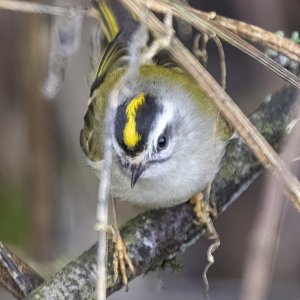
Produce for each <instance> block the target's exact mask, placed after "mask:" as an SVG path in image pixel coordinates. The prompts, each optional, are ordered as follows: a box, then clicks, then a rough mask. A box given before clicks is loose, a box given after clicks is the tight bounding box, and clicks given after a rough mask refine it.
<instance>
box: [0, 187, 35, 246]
mask: <svg viewBox="0 0 300 300" xmlns="http://www.w3.org/2000/svg"><path fill="white" fill-rule="evenodd" d="M27 203H28V197H27V193H26V191H25V190H24V188H22V187H20V186H14V185H11V184H3V183H1V184H0V212H1V218H0V240H1V241H3V242H5V243H8V244H13V245H16V246H19V245H22V244H24V242H25V239H26V236H27V232H28V223H29V222H28V205H27Z"/></svg>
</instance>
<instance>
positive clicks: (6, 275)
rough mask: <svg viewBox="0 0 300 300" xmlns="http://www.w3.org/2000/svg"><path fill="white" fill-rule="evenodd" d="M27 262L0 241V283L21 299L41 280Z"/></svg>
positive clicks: (40, 282)
mask: <svg viewBox="0 0 300 300" xmlns="http://www.w3.org/2000/svg"><path fill="white" fill-rule="evenodd" d="M43 281H44V280H43V278H42V277H40V276H39V275H38V274H37V273H36V272H35V271H34V270H33V269H32V268H31V267H30V266H29V265H28V264H27V263H25V262H24V261H23V260H22V259H21V258H19V257H17V256H16V255H15V254H14V253H13V252H12V251H10V250H9V249H7V248H6V247H5V246H4V245H3V244H2V243H1V242H0V285H2V286H3V287H4V288H5V289H6V290H8V291H9V292H10V293H12V294H13V295H14V296H15V297H16V298H17V299H22V298H23V297H24V296H26V295H27V294H28V293H30V292H31V291H32V290H34V289H35V288H37V287H38V286H39V285H40V284H42V282H43Z"/></svg>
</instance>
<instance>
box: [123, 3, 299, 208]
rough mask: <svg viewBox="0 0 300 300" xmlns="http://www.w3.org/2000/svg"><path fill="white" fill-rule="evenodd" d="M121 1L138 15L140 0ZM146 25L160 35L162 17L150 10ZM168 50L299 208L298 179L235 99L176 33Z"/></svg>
mask: <svg viewBox="0 0 300 300" xmlns="http://www.w3.org/2000/svg"><path fill="white" fill-rule="evenodd" d="M121 1H122V3H124V5H125V6H126V7H127V8H128V9H129V10H130V11H131V12H132V13H134V14H135V15H140V13H141V11H142V7H141V3H140V1H137V0H136V1H133V0H121ZM147 25H148V27H149V29H150V30H151V31H152V32H154V34H156V35H161V34H162V33H163V32H164V31H165V28H164V25H163V24H162V23H161V21H159V20H158V19H157V18H156V17H155V16H154V15H153V14H150V13H149V17H148V18H147ZM168 51H169V52H170V53H171V55H172V56H173V57H174V59H176V60H177V61H178V62H179V63H180V64H181V65H182V66H183V67H184V68H185V69H186V70H187V72H188V73H189V74H190V75H191V76H192V77H193V78H194V80H195V81H196V82H197V83H198V84H199V86H201V87H202V88H203V89H204V90H205V91H206V93H207V94H208V96H209V97H210V98H211V99H212V101H213V102H214V103H215V105H216V106H217V108H218V109H219V110H220V112H221V113H222V114H223V115H224V116H225V118H226V119H227V120H228V122H229V123H230V124H231V125H232V126H233V127H234V128H235V129H236V131H237V132H238V134H239V135H240V136H241V137H242V138H243V139H244V140H245V142H246V143H247V145H248V146H249V147H250V149H251V150H252V151H253V152H254V154H255V155H256V157H257V158H258V159H259V161H260V162H261V163H262V164H263V166H264V167H265V168H266V169H268V170H269V171H270V172H271V173H272V174H273V175H274V176H275V178H276V180H277V182H278V183H279V185H280V186H282V188H283V191H284V193H285V195H286V196H287V197H288V198H289V199H290V200H291V201H292V203H293V204H294V206H295V208H296V209H297V210H298V211H299V212H300V183H299V181H298V179H297V178H296V177H295V176H293V175H292V174H291V172H290V171H289V170H288V168H287V167H286V165H285V164H284V162H283V161H282V159H281V158H280V157H279V156H278V154H277V153H276V152H275V151H274V149H273V148H272V147H271V146H270V145H269V144H268V143H267V142H266V140H265V139H264V137H263V136H262V135H261V134H260V133H259V132H258V130H257V129H256V128H255V126H254V125H253V124H252V123H251V122H250V121H249V119H248V118H247V117H246V116H245V115H244V114H243V112H242V111H241V110H240V108H239V107H238V106H237V105H236V104H235V103H234V101H233V100H232V99H231V98H230V97H229V96H228V95H227V94H226V93H225V91H224V90H223V89H222V88H221V87H220V86H219V85H218V84H217V82H216V81H215V79H214V78H213V77H212V76H211V75H210V74H209V73H208V72H207V71H206V70H205V68H203V67H202V66H201V64H199V62H198V61H197V59H196V58H195V57H194V56H193V55H192V54H191V53H190V52H189V51H188V50H187V49H186V48H185V47H184V45H183V44H182V43H181V42H180V41H179V40H178V39H177V38H176V37H174V38H173V39H172V41H171V44H170V47H169V48H168Z"/></svg>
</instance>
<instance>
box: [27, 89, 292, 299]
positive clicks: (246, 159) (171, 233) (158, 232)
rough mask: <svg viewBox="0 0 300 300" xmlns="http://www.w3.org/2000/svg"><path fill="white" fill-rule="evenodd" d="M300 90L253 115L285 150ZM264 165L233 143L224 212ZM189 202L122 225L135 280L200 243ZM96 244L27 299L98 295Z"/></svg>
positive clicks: (219, 200) (223, 189) (214, 200)
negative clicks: (286, 136) (194, 244)
mask: <svg viewBox="0 0 300 300" xmlns="http://www.w3.org/2000/svg"><path fill="white" fill-rule="evenodd" d="M296 100H297V91H296V90H295V89H294V88H291V87H286V88H284V89H282V90H281V91H279V92H277V93H276V94H275V95H273V96H272V97H271V99H270V100H269V101H268V102H266V101H265V102H264V103H263V104H262V105H261V107H260V108H259V110H258V111H257V112H255V113H253V114H252V115H251V116H250V120H251V121H252V122H253V123H254V124H255V126H256V127H257V128H258V129H259V131H260V132H261V133H262V134H263V135H264V137H265V138H266V139H267V140H268V142H269V143H270V144H271V145H272V146H273V148H274V149H276V150H277V151H279V149H280V145H281V144H282V142H283V139H284V136H285V135H287V130H286V128H287V126H288V125H289V124H290V122H291V121H292V120H293V111H294V109H293V108H294V105H295V103H296ZM262 170H263V168H262V166H261V165H260V163H259V162H258V161H257V159H256V158H255V156H254V155H253V154H252V152H251V151H250V150H249V148H248V147H247V146H246V145H245V144H244V143H243V141H242V140H241V139H240V138H238V137H235V138H233V139H231V141H230V142H229V144H228V146H227V149H226V153H225V156H224V159H223V161H222V165H221V169H220V171H219V173H218V175H217V177H216V179H215V181H214V183H213V186H212V192H211V197H210V203H211V205H212V206H214V207H215V208H216V210H217V216H218V215H219V214H221V213H222V212H223V211H224V210H225V209H226V208H227V207H228V206H229V205H230V204H232V203H233V201H235V200H236V199H237V198H238V197H239V195H240V194H241V193H242V192H243V191H245V190H246V189H247V188H248V186H249V185H250V184H251V183H252V182H253V181H254V180H255V178H257V177H258V175H259V174H260V173H261V172H262ZM193 220H194V214H193V209H192V207H191V205H190V204H189V203H185V204H182V205H179V206H176V207H172V208H168V209H161V210H150V211H147V212H145V213H143V214H141V215H139V216H137V217H136V218H134V219H132V220H131V221H129V222H128V223H127V224H126V225H124V226H123V227H122V229H121V234H122V236H123V238H124V239H125V241H126V246H127V249H128V254H129V256H130V257H131V258H132V261H133V264H134V266H135V268H136V273H135V275H132V274H128V276H129V279H130V280H131V279H133V278H134V277H136V276H138V275H141V274H144V273H146V272H148V271H150V270H154V269H155V268H157V267H158V266H161V265H162V264H163V263H164V262H165V261H168V260H170V259H172V258H174V257H175V256H176V254H177V253H178V252H181V251H184V250H185V249H187V248H188V247H190V246H191V245H192V244H193V243H195V242H196V241H197V240H198V239H199V237H200V236H201V235H202V234H203V233H204V228H203V227H202V226H201V225H195V224H194V223H193ZM96 255H97V248H96V244H95V245H93V246H92V247H91V248H90V249H89V250H87V251H86V252H84V253H83V254H82V255H81V256H79V257H78V258H77V259H75V260H74V261H72V262H70V263H69V264H68V265H67V266H66V267H64V268H63V269H62V270H61V271H59V272H58V273H56V274H55V275H54V276H53V277H52V278H50V279H49V280H48V281H47V282H46V283H44V284H42V285H41V286H40V287H38V288H37V289H36V290H35V291H33V292H32V293H31V294H30V295H28V297H27V299H74V298H76V299H95V290H96V279H97V273H96V270H97V261H96ZM112 257H113V244H112V242H111V240H109V243H108V273H107V287H108V291H107V293H108V295H109V294H111V293H113V292H114V291H116V290H118V289H120V288H121V287H122V282H121V279H120V278H119V279H118V280H117V282H115V283H114V282H113V266H112Z"/></svg>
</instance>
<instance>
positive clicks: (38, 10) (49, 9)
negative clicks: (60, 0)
mask: <svg viewBox="0 0 300 300" xmlns="http://www.w3.org/2000/svg"><path fill="white" fill-rule="evenodd" d="M0 9H6V10H11V11H17V12H22V13H35V14H48V15H56V16H65V17H72V16H75V15H78V14H83V15H85V16H87V17H93V18H97V15H96V13H95V11H94V10H91V9H90V10H84V9H78V8H75V7H61V6H54V5H46V4H40V3H34V2H28V1H15V0H0Z"/></svg>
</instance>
